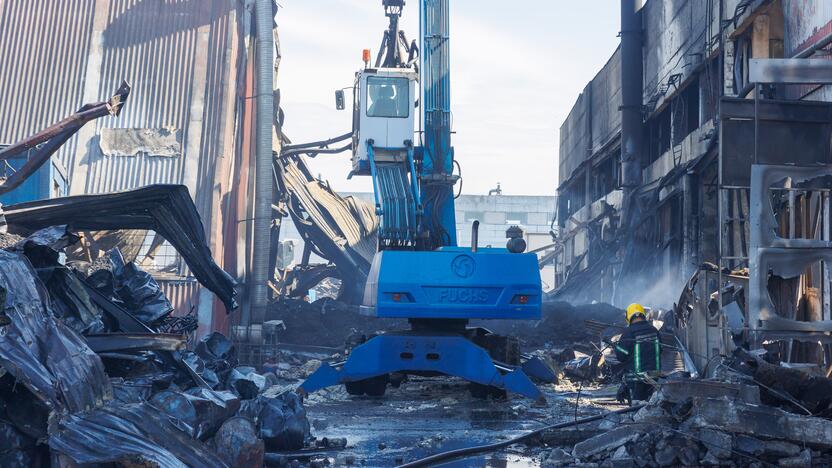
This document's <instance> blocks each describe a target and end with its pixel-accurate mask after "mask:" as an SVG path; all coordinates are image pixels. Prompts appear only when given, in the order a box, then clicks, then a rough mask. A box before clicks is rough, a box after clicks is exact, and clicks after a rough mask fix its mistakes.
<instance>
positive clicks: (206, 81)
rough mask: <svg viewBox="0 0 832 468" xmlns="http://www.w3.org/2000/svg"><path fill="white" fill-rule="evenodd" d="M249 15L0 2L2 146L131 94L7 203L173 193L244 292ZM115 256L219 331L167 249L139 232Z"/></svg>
mask: <svg viewBox="0 0 832 468" xmlns="http://www.w3.org/2000/svg"><path fill="white" fill-rule="evenodd" d="M253 17H254V12H253V8H252V2H244V1H204V2H196V3H195V2H170V1H164V2H156V1H133V0H131V1H115V0H113V1H110V0H105V1H94V0H67V1H59V2H30V1H23V0H11V1H4V2H0V24H2V25H3V26H2V31H0V59H2V61H3V63H4V64H6V66H4V67H3V68H2V71H0V95H2V96H3V98H2V99H0V122H3V125H1V126H0V143H6V144H11V143H14V142H16V141H19V140H21V139H23V138H24V137H26V136H28V135H32V134H34V133H35V132H37V131H40V130H42V129H43V128H45V127H46V126H47V125H49V124H52V123H53V122H56V121H58V119H59V118H61V117H63V116H65V115H69V114H70V113H71V111H74V110H75V109H77V108H79V107H80V106H81V105H82V104H84V103H88V102H94V101H97V100H100V99H101V98H104V97H106V96H108V94H107V93H109V92H111V91H112V90H113V89H115V88H116V87H117V86H118V85H119V83H120V82H121V81H122V80H127V81H128V82H129V83H130V84H131V85H132V87H133V96H132V102H131V104H132V105H130V106H128V107H127V108H126V109H125V111H124V113H123V114H122V115H121V117H120V118H119V119H118V120H110V121H103V120H102V121H99V122H96V123H94V124H90V125H88V126H86V127H84V128H83V129H82V130H81V131H80V132H79V133H78V135H77V136H76V137H75V138H73V139H71V140H69V141H68V143H67V144H66V145H64V146H63V147H62V148H61V149H59V150H58V151H57V153H56V154H55V156H54V157H53V158H52V159H51V161H50V164H48V165H45V166H44V167H43V168H42V169H41V171H40V173H39V175H38V177H36V178H35V177H32V178H30V180H28V181H27V184H28V185H27V186H25V187H22V188H21V190H22V191H21V190H18V191H16V192H13V193H11V194H9V197H10V198H9V197H7V199H5V200H3V201H4V202H6V204H8V203H14V202H20V201H29V200H33V199H39V198H48V197H52V196H62V195H80V194H106V193H111V192H118V191H125V190H132V189H137V188H140V187H144V186H147V185H152V184H181V185H184V186H186V187H187V188H188V191H189V193H190V196H191V198H193V199H194V201H195V203H196V207H197V210H198V212H199V215H200V217H201V220H202V223H203V225H204V230H205V232H204V234H205V236H206V238H207V239H208V244H209V246H210V247H211V250H212V252H213V253H214V257H215V260H216V261H217V263H218V264H219V265H220V267H221V268H223V269H224V270H226V271H228V272H229V273H231V274H232V275H233V276H234V277H235V278H237V279H239V280H242V282H246V281H247V280H246V278H249V277H250V276H251V270H252V262H253V260H252V257H253V256H252V250H253V240H252V238H253V234H252V231H253V221H252V219H253V218H254V216H253V215H252V213H253V200H254V198H255V197H254V196H253V193H254V190H255V188H254V180H253V179H254V175H253V174H254V157H253V154H254V142H253V134H254V131H253V127H254V126H253V125H252V121H253V119H254V107H255V101H254V100H252V99H250V96H253V95H255V94H256V93H255V91H254V87H255V84H254V76H253V75H254V71H253V70H254V65H253V63H254V55H255V51H254V46H255V41H254V40H253V39H252V36H251V34H252V31H253ZM11 163H12V164H15V161H12V162H11ZM38 181H43V183H41V182H38ZM36 182H38V183H36ZM50 184H51V185H52V186H51V187H50ZM44 185H45V188H44ZM93 237H95V238H96V239H97V238H98V237H97V235H94V236H93ZM101 244H102V245H108V242H104V241H102V243H101ZM120 247H121V249H122V251H123V252H125V253H126V254H127V253H130V258H129V259H128V260H135V261H136V262H137V263H138V264H140V265H141V266H142V267H143V268H146V269H147V270H149V271H150V272H151V273H152V274H153V276H154V277H155V278H156V280H157V281H158V282H159V284H160V285H161V286H162V288H163V290H164V291H165V294H166V295H167V297H168V298H170V300H171V302H172V303H173V305H174V306H175V307H176V308H177V310H178V311H179V312H180V313H186V312H188V311H191V310H196V311H197V313H198V316H199V320H200V330H201V332H203V333H204V332H207V331H210V330H220V331H226V332H227V331H228V315H227V314H226V312H225V310H224V307H223V306H222V304H221V303H219V302H218V301H215V300H214V298H213V297H212V295H211V294H210V292H209V291H207V290H206V289H205V288H204V287H201V286H200V285H199V283H198V281H197V280H196V278H195V276H194V275H193V272H192V271H191V270H190V269H189V268H188V266H187V264H186V263H185V262H184V261H183V258H182V256H181V255H180V254H179V253H177V251H176V250H175V249H174V248H173V247H172V246H171V245H170V243H169V242H167V241H164V240H163V239H161V238H160V237H159V236H158V235H157V234H156V233H154V232H153V231H140V230H137V231H134V232H132V233H131V235H130V236H127V237H124V238H122V239H121V242H120ZM244 295H245V294H244ZM242 302H243V306H244V308H245V307H246V305H245V304H246V302H247V301H246V300H243V301H242Z"/></svg>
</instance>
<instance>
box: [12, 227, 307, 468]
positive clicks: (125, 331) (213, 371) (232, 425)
mask: <svg viewBox="0 0 832 468" xmlns="http://www.w3.org/2000/svg"><path fill="white" fill-rule="evenodd" d="M4 239H8V237H7V236H4ZM78 239H79V238H78V236H77V235H75V234H74V233H73V232H72V231H71V230H70V229H69V228H68V227H67V226H65V225H64V226H53V227H48V228H45V229H41V230H38V231H36V232H34V233H32V234H31V235H29V236H28V237H26V238H21V239H19V240H18V241H17V242H15V243H10V242H8V243H6V244H5V248H3V249H0V304H2V305H3V307H2V309H0V446H2V447H3V450H0V466H41V465H48V464H50V463H51V464H53V465H57V466H73V465H81V464H98V463H120V464H127V465H152V466H182V465H183V464H185V465H188V466H205V467H211V466H217V467H223V466H262V464H263V460H264V458H265V457H266V453H267V452H270V451H271V452H274V451H281V450H298V449H301V448H303V447H304V446H305V445H306V444H307V443H309V442H311V440H312V439H311V434H310V426H309V422H308V420H307V417H306V411H305V409H304V407H303V405H302V402H301V400H300V399H299V397H298V396H297V395H296V394H295V393H294V392H291V391H289V390H288V389H285V390H284V389H280V388H279V387H275V386H274V384H275V383H276V379H275V377H274V376H273V375H271V376H269V375H260V374H258V373H256V372H255V371H254V369H252V368H248V367H242V366H239V365H238V363H237V359H236V352H235V350H234V347H233V346H232V344H231V343H230V341H229V340H227V339H226V338H225V337H224V336H222V335H221V334H219V333H213V334H210V335H208V336H206V337H205V338H203V339H202V340H201V341H200V342H199V343H197V345H196V347H195V349H194V351H188V350H187V349H186V348H187V339H186V333H187V332H189V331H193V328H195V322H188V321H184V322H182V321H179V322H176V323H179V324H180V326H179V329H177V330H176V332H177V333H175V334H174V333H163V331H168V332H170V331H172V328H171V327H170V323H171V317H172V315H171V314H172V312H173V307H172V306H171V304H170V302H169V301H168V299H167V298H166V297H165V296H164V294H163V293H162V291H161V289H160V287H159V285H158V284H157V283H156V281H155V280H154V279H153V278H152V277H151V276H150V275H149V274H148V273H146V272H144V271H142V270H141V269H140V268H138V267H137V266H136V265H135V264H133V263H131V262H125V261H124V259H123V257H122V256H121V254H120V252H119V251H118V250H112V251H110V252H108V253H107V255H106V259H107V260H106V261H102V262H98V263H97V265H96V267H95V268H89V265H87V266H84V265H79V264H75V263H73V262H66V261H65V258H66V254H65V249H66V248H67V247H69V246H71V245H73V244H74V243H76V242H77V241H78ZM174 328H175V327H174Z"/></svg>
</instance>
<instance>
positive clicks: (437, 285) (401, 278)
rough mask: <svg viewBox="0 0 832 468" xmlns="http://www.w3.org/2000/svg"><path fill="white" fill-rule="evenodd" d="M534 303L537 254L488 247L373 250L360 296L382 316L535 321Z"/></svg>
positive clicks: (538, 294)
mask: <svg viewBox="0 0 832 468" xmlns="http://www.w3.org/2000/svg"><path fill="white" fill-rule="evenodd" d="M521 296H525V299H523V300H522V303H521ZM540 303H541V285H540V271H539V269H538V264H537V255H535V254H515V253H510V252H509V251H507V250H506V249H491V248H488V249H479V250H478V251H477V252H471V249H467V248H461V247H444V248H441V249H439V250H436V251H430V252H420V251H396V250H385V251H382V252H379V253H377V254H376V256H375V258H374V259H373V266H372V268H371V269H370V276H369V279H368V280H367V289H366V290H365V294H364V306H365V310H372V311H373V312H374V314H375V315H376V316H378V317H384V318H413V319H511V320H523V319H525V320H538V319H540Z"/></svg>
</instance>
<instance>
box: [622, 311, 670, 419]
mask: <svg viewBox="0 0 832 468" xmlns="http://www.w3.org/2000/svg"><path fill="white" fill-rule="evenodd" d="M626 318H627V324H628V327H627V329H626V330H625V331H624V333H622V334H621V338H620V339H619V340H618V343H617V344H616V345H615V355H616V357H618V360H619V361H620V362H621V363H622V364H624V366H625V374H624V382H623V384H622V387H623V388H622V390H623V392H624V394H625V395H624V399H626V400H628V401H630V402H631V403H632V401H633V400H639V401H646V400H647V399H648V398H650V395H651V394H652V393H653V386H652V385H650V384H649V383H648V381H649V380H651V379H653V378H655V377H657V376H658V373H659V371H661V368H662V366H661V354H662V353H661V342H660V340H659V331H658V330H656V328H655V327H654V326H653V325H652V324H651V323H650V322H648V321H647V314H646V313H645V312H644V306H642V305H641V304H630V305H629V306H627V315H626Z"/></svg>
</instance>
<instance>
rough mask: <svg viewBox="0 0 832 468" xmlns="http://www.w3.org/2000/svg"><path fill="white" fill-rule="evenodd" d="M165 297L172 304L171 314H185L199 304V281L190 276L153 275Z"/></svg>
mask: <svg viewBox="0 0 832 468" xmlns="http://www.w3.org/2000/svg"><path fill="white" fill-rule="evenodd" d="M155 279H156V282H157V283H159V287H161V288H162V292H163V293H165V297H167V298H168V300H169V301H170V303H171V305H172V306H173V310H174V312H173V314H174V315H177V316H180V317H181V316H183V315H186V314H187V313H189V312H190V311H191V309H192V308H195V307H196V306H197V305H198V304H199V290H200V286H199V282H198V281H197V280H195V279H192V278H182V279H172V278H166V277H155Z"/></svg>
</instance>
